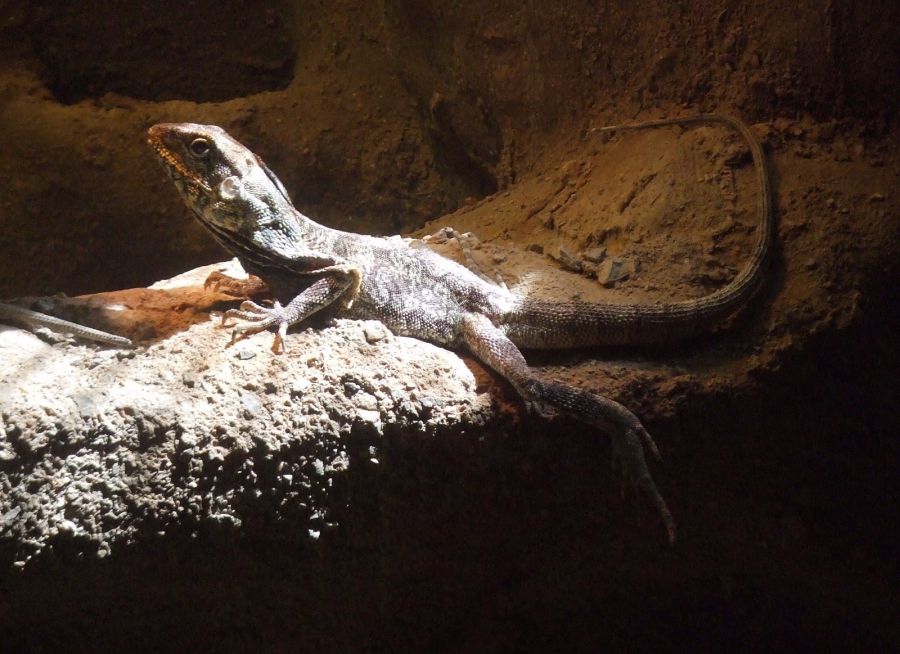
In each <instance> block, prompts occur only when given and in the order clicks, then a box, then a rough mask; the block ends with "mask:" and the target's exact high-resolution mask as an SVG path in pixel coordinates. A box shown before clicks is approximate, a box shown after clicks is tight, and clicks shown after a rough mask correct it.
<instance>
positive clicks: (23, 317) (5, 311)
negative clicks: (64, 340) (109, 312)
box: [0, 302, 133, 348]
mask: <svg viewBox="0 0 900 654" xmlns="http://www.w3.org/2000/svg"><path fill="white" fill-rule="evenodd" d="M0 320H11V321H15V322H18V323H24V324H26V325H28V326H30V327H37V326H40V327H49V328H50V329H53V330H55V331H61V332H67V333H70V334H72V335H74V336H76V337H78V338H82V339H85V340H88V341H95V342H97V343H103V344H104V345H113V346H116V347H126V348H127V347H132V345H133V343H132V342H131V340H130V339H128V338H125V337H124V336H118V335H116V334H110V333H109V332H104V331H102V330H99V329H94V328H93V327H87V326H85V325H79V324H78V323H75V322H70V321H68V320H63V319H62V318H57V317H56V316H51V315H48V314H46V313H41V312H39V311H32V310H31V309H26V308H25V307H20V306H18V305H15V304H8V303H6V302H0Z"/></svg>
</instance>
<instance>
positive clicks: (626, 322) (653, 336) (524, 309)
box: [504, 114, 775, 349]
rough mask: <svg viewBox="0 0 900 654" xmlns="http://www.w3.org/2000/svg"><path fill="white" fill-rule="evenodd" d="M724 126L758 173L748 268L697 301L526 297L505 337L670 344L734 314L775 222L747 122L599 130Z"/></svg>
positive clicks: (700, 119) (556, 344)
mask: <svg viewBox="0 0 900 654" xmlns="http://www.w3.org/2000/svg"><path fill="white" fill-rule="evenodd" d="M694 123H721V124H724V125H727V126H730V127H732V128H734V129H735V130H737V131H738V132H739V133H740V134H741V136H743V138H744V140H745V141H746V142H747V145H748V146H749V148H750V154H751V155H752V157H753V163H754V167H755V172H756V183H757V198H756V210H757V216H758V226H757V232H756V242H755V243H754V246H753V251H752V253H751V255H750V259H749V261H748V262H747V265H746V266H745V267H744V269H743V270H741V272H740V273H738V275H737V276H736V277H735V278H734V279H733V280H732V281H731V282H730V283H729V284H728V285H726V286H724V287H722V288H721V289H719V290H718V291H715V292H714V293H711V294H709V295H706V296H704V297H701V298H697V299H693V300H682V301H678V302H666V303H661V304H605V303H590V302H562V303H560V302H549V301H544V300H539V299H533V298H523V299H522V300H521V302H520V304H519V305H518V307H517V308H516V309H515V310H513V311H512V312H511V315H510V316H509V318H508V319H507V320H505V321H504V326H505V328H506V333H507V335H508V336H509V337H510V338H511V339H512V340H513V341H514V342H515V343H517V344H518V345H519V346H521V347H526V348H540V349H558V348H569V347H584V346H591V345H637V344H654V343H669V342H672V341H676V340H681V339H684V338H689V337H691V336H694V335H697V334H700V333H704V332H708V331H710V330H711V329H713V328H714V327H716V326H717V325H718V324H720V323H721V322H722V321H723V320H724V319H725V318H727V317H728V316H730V315H731V314H733V313H735V312H736V311H737V310H738V309H739V308H741V307H742V306H743V305H744V304H746V303H747V301H748V300H749V299H750V298H751V297H752V296H753V295H754V294H755V293H756V291H757V290H758V288H759V287H760V286H761V283H762V280H763V277H764V272H765V270H766V268H767V267H768V264H769V260H770V259H771V254H772V250H773V241H774V237H775V224H774V222H775V221H774V217H773V215H772V194H771V191H770V186H769V169H768V165H767V163H766V158H765V155H764V153H763V150H762V146H761V145H760V143H759V140H758V139H757V138H756V136H755V135H754V134H753V132H752V131H751V130H750V128H749V127H748V126H747V125H746V123H744V122H742V121H740V120H738V119H736V118H732V117H730V116H723V115H721V114H698V115H696V116H688V117H685V118H666V119H663V120H653V121H649V122H644V123H636V124H633V125H614V126H609V127H601V128H598V129H596V130H595V131H600V132H611V131H616V130H619V131H621V130H637V129H645V128H650V127H661V126H665V125H687V124H694Z"/></svg>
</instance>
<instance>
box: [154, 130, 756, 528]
mask: <svg viewBox="0 0 900 654" xmlns="http://www.w3.org/2000/svg"><path fill="white" fill-rule="evenodd" d="M695 123H720V124H724V125H726V126H729V127H732V128H734V129H735V130H737V132H738V133H739V134H741V135H742V136H743V138H744V139H745V140H746V142H747V145H748V146H749V149H750V153H751V155H752V157H753V161H754V165H755V172H756V183H757V187H758V188H757V192H758V196H757V205H756V206H757V213H758V219H759V224H758V225H757V227H756V229H757V232H756V240H755V245H754V247H753V251H752V254H751V256H750V259H749V262H748V263H747V264H746V266H745V267H744V268H743V269H742V270H741V271H740V272H739V273H738V274H737V276H736V277H735V278H734V279H733V280H732V281H731V282H730V283H729V284H727V285H726V286H724V287H722V288H721V289H719V290H717V291H715V292H713V293H711V294H709V295H706V296H704V297H701V298H698V299H691V300H682V301H674V302H664V303H660V304H625V305H619V304H605V303H587V302H554V301H549V300H544V299H537V298H531V297H528V296H519V295H516V294H514V293H513V292H511V291H509V290H508V289H506V288H504V287H502V286H499V285H496V284H493V283H491V282H490V281H487V280H485V279H483V278H482V277H480V276H479V275H477V274H476V273H474V272H472V271H470V270H469V269H467V268H465V267H464V266H462V265H460V264H458V263H456V262H454V261H451V260H449V259H447V258H444V257H442V256H440V255H439V254H437V253H435V252H433V251H431V250H429V249H427V248H424V247H415V246H414V244H413V243H411V242H410V241H409V240H402V239H399V238H396V237H389V238H383V237H375V236H368V235H362V234H356V233H350V232H344V231H339V230H335V229H331V228H329V227H326V226H324V225H320V224H319V223H317V222H315V221H314V220H312V219H311V218H309V217H307V216H306V215H304V214H302V213H301V212H300V211H298V210H297V209H296V208H295V207H294V205H293V203H292V201H291V199H290V197H289V196H288V193H287V191H286V190H285V188H284V186H283V185H282V183H281V182H280V181H279V179H278V177H276V176H275V174H274V173H273V172H272V171H271V170H270V169H269V168H268V166H266V164H265V163H264V162H263V160H262V159H261V158H260V157H259V156H257V155H256V154H254V153H253V152H251V151H250V150H249V149H247V148H246V147H244V146H243V145H242V144H241V143H239V142H238V141H237V140H235V139H234V138H232V137H231V136H230V135H229V134H228V133H227V132H226V131H225V130H223V129H222V128H220V127H217V126H213V125H198V124H193V123H160V124H157V125H153V126H152V127H150V128H149V130H148V134H147V140H148V143H149V145H150V146H151V147H152V149H153V150H154V152H155V154H156V155H157V158H158V159H159V161H160V162H161V163H162V166H163V168H164V170H165V171H166V172H167V173H168V176H169V177H170V178H171V180H172V181H173V182H174V185H175V187H176V188H177V190H178V192H179V194H180V195H181V197H182V199H183V200H184V201H185V203H186V204H187V206H188V207H189V208H190V209H191V210H192V211H193V213H194V215H195V217H196V218H197V219H199V221H200V223H202V224H203V225H204V226H205V227H206V229H207V230H208V231H209V232H210V233H211V234H212V236H213V238H214V239H215V240H216V241H218V243H219V244H220V245H222V246H223V247H224V248H225V249H226V250H228V251H229V252H231V253H232V254H233V255H235V256H236V257H237V258H238V259H239V260H240V262H241V263H242V264H243V266H244V268H245V269H246V270H247V272H249V273H251V274H253V275H255V276H257V277H259V278H261V279H262V280H264V281H265V282H266V283H267V284H268V286H269V288H270V289H271V291H272V294H273V296H274V301H273V304H272V306H271V307H268V306H262V305H259V304H256V303H254V302H252V301H249V300H245V301H244V302H243V303H242V304H241V305H240V308H238V309H229V310H227V311H226V312H224V314H223V324H224V323H225V321H227V320H229V319H234V320H235V324H234V327H233V331H232V342H234V340H235V339H237V338H243V337H245V336H247V335H249V334H254V333H258V332H261V331H264V330H268V329H274V330H275V331H276V336H275V340H274V343H273V350H274V351H276V352H277V351H279V349H281V350H283V349H284V340H285V336H286V333H287V329H288V327H289V326H290V325H293V324H295V323H297V322H300V321H302V320H304V319H305V318H307V317H309V316H310V315H312V314H313V313H315V312H317V311H320V310H322V309H325V308H326V307H330V308H331V310H334V311H336V312H337V313H339V314H340V315H342V316H345V317H349V318H356V319H377V320H380V321H381V322H382V323H384V324H385V326H387V327H388V328H389V329H390V330H391V331H392V332H393V333H395V334H398V335H403V336H412V337H415V338H419V339H422V340H425V341H430V342H432V343H434V344H437V345H439V346H444V347H450V348H460V347H461V348H466V349H468V350H469V351H470V352H471V353H472V354H473V355H474V356H475V357H476V358H477V359H479V360H480V361H481V362H482V363H483V364H485V365H486V366H487V367H489V368H491V369H493V370H494V371H495V372H497V373H498V374H499V375H500V376H502V377H503V378H505V379H506V380H507V381H508V382H509V383H510V384H511V386H512V387H513V389H514V390H515V391H516V392H517V393H518V394H519V396H521V398H522V399H523V400H524V402H525V404H526V406H527V407H528V408H529V409H532V410H536V411H537V413H539V414H540V415H543V416H552V415H554V414H560V413H562V414H566V415H568V416H569V417H572V418H575V419H576V420H579V421H582V422H586V423H588V424H590V425H592V426H594V427H596V428H599V429H600V430H601V431H603V432H605V433H607V434H608V435H609V436H610V438H611V443H612V452H613V456H614V461H615V462H616V463H618V465H619V466H620V467H621V470H622V474H623V475H624V476H625V478H626V479H627V480H628V481H629V482H630V484H632V485H633V487H634V488H636V489H637V490H638V491H639V492H640V493H642V494H643V495H644V496H645V497H646V499H647V500H648V501H649V502H650V504H651V505H653V506H654V507H655V509H656V511H657V513H658V514H659V516H660V518H661V520H662V523H663V525H664V527H665V530H666V533H667V536H668V539H669V541H670V542H674V541H675V538H676V526H675V521H674V519H673V517H672V513H671V511H670V510H669V507H668V505H667V504H666V501H665V500H664V499H663V497H662V495H661V494H660V492H659V490H658V488H657V486H656V483H655V482H654V480H653V477H652V476H651V473H650V470H649V467H648V464H647V457H646V456H645V449H646V450H647V451H648V452H650V454H652V455H653V456H654V457H655V458H657V459H659V458H660V455H659V450H658V448H657V446H656V444H655V443H654V441H653V439H652V437H651V436H650V434H649V433H648V432H647V430H646V429H645V428H644V426H643V425H642V424H641V421H640V420H639V419H638V417H637V416H636V415H635V414H634V413H632V412H631V411H630V410H629V409H628V408H626V407H625V406H624V405H622V404H620V403H619V402H616V401H615V400H612V399H610V398H606V397H603V396H601V395H597V394H594V393H591V392H589V391H587V390H584V389H582V388H578V387H576V386H573V385H569V384H566V383H563V382H560V381H555V380H546V379H543V378H541V377H539V376H538V375H536V374H535V372H534V370H533V369H532V368H531V367H529V365H528V363H527V361H526V359H525V357H524V356H523V354H522V350H523V349H531V348H536V349H542V348H543V349H555V348H572V347H585V346H599V345H634V344H653V343H669V342H672V341H676V340H679V339H685V338H688V337H690V336H694V335H697V334H701V333H705V332H709V331H711V330H712V329H713V328H714V327H716V326H718V325H719V324H720V323H721V322H723V321H724V319H725V318H727V317H729V316H731V315H732V314H733V313H735V312H736V311H737V310H738V309H740V308H741V307H742V306H743V305H745V304H746V303H747V301H748V300H749V299H750V298H751V296H753V295H754V294H755V293H756V291H757V289H758V288H759V286H760V285H761V282H762V280H763V278H764V272H765V270H766V268H767V264H768V261H769V259H770V255H771V252H772V249H773V244H772V241H773V239H774V229H773V217H772V207H771V195H770V192H769V174H768V168H767V164H766V160H765V156H764V154H763V151H762V148H761V146H760V144H759V142H758V140H757V139H756V137H755V136H754V134H753V133H752V132H751V131H750V129H749V127H747V125H745V124H744V123H743V122H741V121H739V120H737V119H734V118H731V117H728V116H724V115H720V114H699V115H696V116H691V117H687V118H669V119H663V120H656V121H649V122H645V123H636V124H632V125H619V126H610V127H605V128H599V130H597V131H607V132H611V131H614V130H618V129H642V128H646V127H659V126H665V125H686V124H695Z"/></svg>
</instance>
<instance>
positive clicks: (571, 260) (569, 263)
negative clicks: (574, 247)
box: [547, 245, 584, 272]
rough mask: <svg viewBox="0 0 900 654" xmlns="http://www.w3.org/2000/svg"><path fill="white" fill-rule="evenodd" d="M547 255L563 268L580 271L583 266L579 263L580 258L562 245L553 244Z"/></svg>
mask: <svg viewBox="0 0 900 654" xmlns="http://www.w3.org/2000/svg"><path fill="white" fill-rule="evenodd" d="M547 255H548V256H549V257H550V258H551V259H553V260H554V261H556V262H557V263H559V265H561V266H562V267H563V268H564V269H565V270H571V271H572V272H581V271H582V270H583V268H584V266H583V265H582V263H581V259H579V258H578V257H577V256H575V255H574V254H573V253H572V252H571V250H569V249H568V248H566V246H564V245H555V246H553V247H552V248H551V249H550V251H549V252H548V253H547Z"/></svg>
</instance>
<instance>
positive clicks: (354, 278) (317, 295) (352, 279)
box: [222, 266, 361, 353]
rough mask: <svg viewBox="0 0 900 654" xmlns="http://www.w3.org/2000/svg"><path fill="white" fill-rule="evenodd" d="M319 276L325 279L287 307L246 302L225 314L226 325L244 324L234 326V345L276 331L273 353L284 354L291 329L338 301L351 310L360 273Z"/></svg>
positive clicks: (337, 270)
mask: <svg viewBox="0 0 900 654" xmlns="http://www.w3.org/2000/svg"><path fill="white" fill-rule="evenodd" d="M318 272H321V273H322V274H323V276H322V277H321V278H319V279H317V280H316V281H314V282H313V283H312V284H311V285H310V286H309V287H308V288H306V289H304V290H303V291H302V292H300V294H299V295H297V297H295V298H294V299H293V300H291V301H290V303H288V304H287V305H285V306H282V305H281V303H280V302H278V301H277V300H276V301H275V302H274V305H273V306H272V307H271V308H269V307H264V306H261V305H259V304H256V303H255V302H251V301H250V300H247V301H245V302H242V303H241V307H240V309H229V310H227V311H226V312H225V313H224V314H222V324H223V325H224V324H225V322H226V321H227V320H228V319H229V318H236V319H238V320H242V321H244V322H242V323H238V324H236V325H235V326H234V329H233V330H232V332H231V342H232V343H234V342H235V341H237V340H238V339H240V338H244V337H246V336H249V335H250V334H256V333H258V332H261V331H263V330H265V329H269V328H270V327H277V332H276V334H275V340H274V342H273V343H272V351H273V352H276V353H277V352H278V351H279V350H280V351H282V352H284V351H285V347H284V338H285V336H286V334H287V329H288V327H290V326H291V325H293V324H294V323H297V322H300V321H301V320H304V319H306V318H308V317H309V316H311V315H312V314H314V313H315V312H317V311H319V310H321V309H324V308H325V307H327V306H329V305H330V304H332V303H334V302H335V301H336V300H338V299H342V300H343V302H344V304H345V306H348V307H349V306H350V304H351V303H352V302H353V298H354V297H356V294H357V292H358V291H359V284H360V280H361V272H360V270H359V269H358V268H355V267H352V266H331V267H329V268H326V269H323V270H322V271H318Z"/></svg>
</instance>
